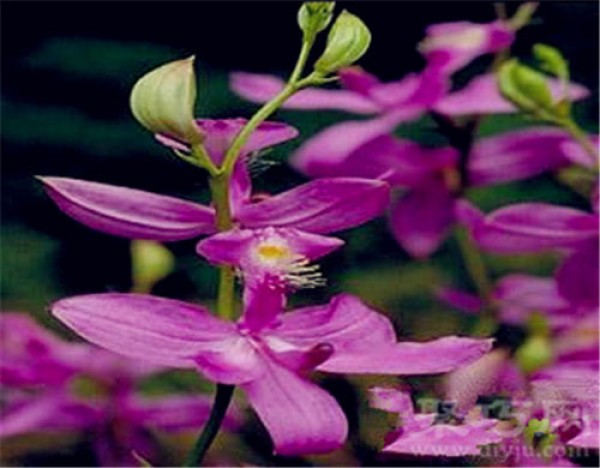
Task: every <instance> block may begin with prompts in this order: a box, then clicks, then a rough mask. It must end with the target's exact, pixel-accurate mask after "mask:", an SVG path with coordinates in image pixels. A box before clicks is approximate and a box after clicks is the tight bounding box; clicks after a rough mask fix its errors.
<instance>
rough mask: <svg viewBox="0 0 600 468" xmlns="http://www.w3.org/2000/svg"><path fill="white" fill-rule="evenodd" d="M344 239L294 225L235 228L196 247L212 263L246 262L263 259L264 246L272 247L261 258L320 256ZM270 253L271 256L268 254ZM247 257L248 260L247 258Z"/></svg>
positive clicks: (310, 257) (202, 241)
mask: <svg viewBox="0 0 600 468" xmlns="http://www.w3.org/2000/svg"><path fill="white" fill-rule="evenodd" d="M342 245H343V241H342V240H340V239H337V238H335V237H326V236H320V235H318V234H311V233H309V232H303V231H299V230H297V229H293V228H272V227H267V228H264V229H233V230H231V231H226V232H221V233H218V234H215V235H214V236H211V237H208V238H206V239H203V240H201V241H200V242H199V243H198V245H197V247H196V251H197V252H198V254H200V255H202V256H203V257H205V258H206V259H208V261H210V262H211V263H216V264H228V265H236V266H243V265H244V264H245V263H247V261H252V260H254V261H255V262H256V261H257V262H260V261H261V258H260V257H261V253H262V251H261V250H260V249H261V248H263V249H264V248H265V247H267V248H268V247H272V248H273V249H272V252H271V251H269V252H264V253H262V255H263V256H265V258H264V259H262V261H265V262H266V261H268V260H273V258H271V257H280V256H286V257H287V256H289V257H298V256H300V257H304V258H307V259H310V260H314V259H317V258H320V257H322V256H324V255H327V254H328V253H330V252H332V251H333V250H335V249H337V248H338V247H341V246H342ZM269 254H270V256H269ZM245 260H246V261H245Z"/></svg>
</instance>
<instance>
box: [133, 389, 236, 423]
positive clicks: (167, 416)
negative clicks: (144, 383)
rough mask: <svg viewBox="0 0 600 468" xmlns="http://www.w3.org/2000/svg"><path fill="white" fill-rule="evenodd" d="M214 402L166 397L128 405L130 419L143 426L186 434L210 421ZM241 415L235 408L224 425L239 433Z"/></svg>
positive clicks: (199, 397)
mask: <svg viewBox="0 0 600 468" xmlns="http://www.w3.org/2000/svg"><path fill="white" fill-rule="evenodd" d="M212 404H213V402H212V399H211V398H209V397H208V395H184V394H181V395H163V396H161V397H160V398H158V397H155V398H140V397H135V398H132V399H131V400H129V401H128V406H129V407H128V408H127V412H128V416H129V417H130V418H131V419H132V420H134V421H135V422H136V424H137V425H140V426H148V427H151V428H153V429H154V428H156V429H162V430H165V431H182V430H186V429H198V428H200V427H202V426H203V425H204V424H205V423H206V421H207V420H208V415H209V414H210V409H211V407H212ZM240 423H241V415H240V414H239V412H237V411H236V408H235V407H230V409H229V410H228V412H227V414H226V416H225V420H224V422H223V425H224V427H225V428H227V429H235V428H236V427H238V426H239V424H240Z"/></svg>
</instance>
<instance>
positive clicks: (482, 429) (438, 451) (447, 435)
mask: <svg viewBox="0 0 600 468" xmlns="http://www.w3.org/2000/svg"><path fill="white" fill-rule="evenodd" d="M495 423H496V421H493V423H492V425H493V424H495ZM501 441H502V437H501V436H500V435H498V434H496V433H495V432H494V431H491V430H490V423H489V422H488V421H485V422H483V423H481V424H460V425H456V426H455V425H450V424H434V425H432V426H430V427H428V428H426V429H423V430H420V431H406V432H404V433H403V434H402V435H401V436H400V437H398V438H397V439H396V440H395V441H394V442H392V443H391V444H389V445H387V446H385V447H384V448H383V452H392V453H401V454H407V455H429V456H435V457H440V456H442V457H464V456H467V455H479V454H480V452H481V450H480V448H481V446H484V445H488V444H496V443H498V442H501Z"/></svg>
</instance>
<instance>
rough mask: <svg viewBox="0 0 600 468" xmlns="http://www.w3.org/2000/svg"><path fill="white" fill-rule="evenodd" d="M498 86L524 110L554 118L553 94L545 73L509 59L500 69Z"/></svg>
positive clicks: (539, 116) (543, 117)
mask: <svg viewBox="0 0 600 468" xmlns="http://www.w3.org/2000/svg"><path fill="white" fill-rule="evenodd" d="M498 86H499V87H500V92H501V93H502V95H503V96H504V97H505V98H506V99H508V100H509V101H511V102H512V103H513V104H514V105H515V106H517V107H518V108H519V109H521V110H522V111H524V112H526V113H529V114H532V115H533V116H535V117H538V118H542V119H547V120H552V119H553V117H554V116H553V114H554V110H553V102H552V94H551V93H550V88H549V87H548V83H547V82H546V78H545V76H544V75H543V74H541V73H539V72H537V71H535V70H533V69H532V68H530V67H528V66H525V65H523V64H521V63H519V62H518V61H517V60H515V59H513V60H509V61H508V62H506V63H505V64H504V65H502V67H500V70H499V71H498Z"/></svg>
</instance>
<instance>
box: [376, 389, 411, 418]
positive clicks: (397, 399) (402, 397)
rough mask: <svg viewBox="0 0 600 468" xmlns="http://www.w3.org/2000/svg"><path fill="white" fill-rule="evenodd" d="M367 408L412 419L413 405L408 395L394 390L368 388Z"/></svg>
mask: <svg viewBox="0 0 600 468" xmlns="http://www.w3.org/2000/svg"><path fill="white" fill-rule="evenodd" d="M369 406H370V407H371V408H377V409H379V410H382V411H387V412H388V413H398V414H401V415H403V416H404V417H405V418H412V416H413V403H412V399H411V398H410V393H408V392H403V391H400V390H398V389H395V388H386V387H373V388H370V389H369Z"/></svg>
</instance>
